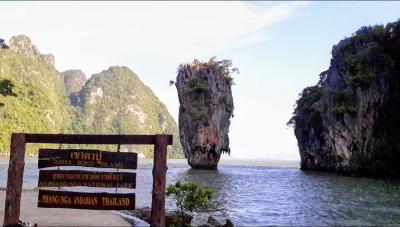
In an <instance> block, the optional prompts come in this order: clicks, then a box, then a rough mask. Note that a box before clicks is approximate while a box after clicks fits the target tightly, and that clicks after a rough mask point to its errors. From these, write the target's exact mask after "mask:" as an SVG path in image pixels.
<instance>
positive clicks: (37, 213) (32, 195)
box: [0, 190, 132, 226]
mask: <svg viewBox="0 0 400 227" xmlns="http://www.w3.org/2000/svg"><path fill="white" fill-rule="evenodd" d="M5 196H6V192H5V190H0V198H1V199H0V223H1V224H3V218H4V201H5ZM37 198H38V191H37V190H23V191H22V198H21V216H20V220H21V221H23V222H29V223H37V224H38V226H132V225H131V224H130V223H129V222H127V221H126V220H124V219H123V218H122V217H120V216H119V215H117V214H114V213H112V212H111V211H107V210H106V211H97V210H79V209H60V208H38V207H37Z"/></svg>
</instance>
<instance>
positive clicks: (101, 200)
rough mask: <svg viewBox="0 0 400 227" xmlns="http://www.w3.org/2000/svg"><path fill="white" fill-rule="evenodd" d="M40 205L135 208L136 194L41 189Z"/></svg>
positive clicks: (81, 207)
mask: <svg viewBox="0 0 400 227" xmlns="http://www.w3.org/2000/svg"><path fill="white" fill-rule="evenodd" d="M38 207H47V208H74V209H94V210H134V209H135V194H134V193H128V194H113V193H104V192H102V193H86V192H65V191H50V190H39V197H38ZM93 218H95V217H93Z"/></svg>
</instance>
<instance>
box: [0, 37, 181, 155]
mask: <svg viewBox="0 0 400 227" xmlns="http://www.w3.org/2000/svg"><path fill="white" fill-rule="evenodd" d="M0 59H1V61H0V79H10V80H11V81H12V82H13V83H14V85H15V89H14V90H15V92H16V93H17V97H0V98H1V100H0V102H3V103H4V104H5V105H4V107H0V153H8V151H9V143H10V134H11V133H12V132H36V133H39V132H40V133H60V132H63V133H92V134H155V133H168V134H173V135H174V144H173V146H172V147H171V148H170V149H169V157H170V158H172V157H173V158H180V157H183V153H182V148H181V145H180V143H179V139H178V138H179V137H178V127H177V124H176V122H175V121H174V119H173V118H172V116H171V115H170V114H169V112H168V110H167V108H166V107H165V105H164V104H163V103H162V102H161V101H160V100H159V99H158V98H157V97H156V96H155V95H154V93H153V92H152V91H151V89H150V88H149V87H147V86H146V85H145V84H143V83H142V82H141V81H140V79H139V77H138V76H137V75H136V74H135V73H134V72H132V71H131V70H130V69H129V68H127V67H116V66H114V67H110V68H109V69H108V70H105V71H103V72H101V73H98V74H95V75H93V76H92V77H91V78H90V79H89V80H87V79H86V76H85V74H84V73H83V72H82V71H80V70H68V71H65V72H62V73H59V72H58V71H57V70H56V69H55V67H54V57H53V56H52V55H51V54H48V55H45V54H42V53H40V52H39V50H38V49H37V48H36V47H35V46H34V45H33V44H32V42H31V40H30V39H29V37H27V36H24V35H20V36H16V37H12V38H11V41H10V49H2V50H0ZM115 147H116V146H114V147H112V146H108V148H110V149H115ZM36 148H37V146H32V147H31V146H29V147H28V152H30V153H35V152H37V149H36ZM122 150H123V151H127V150H129V151H137V152H139V153H141V154H142V155H144V156H145V157H152V154H153V148H152V147H151V146H123V147H122Z"/></svg>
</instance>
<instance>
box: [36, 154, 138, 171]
mask: <svg viewBox="0 0 400 227" xmlns="http://www.w3.org/2000/svg"><path fill="white" fill-rule="evenodd" d="M53 166H84V167H97V168H119V169H137V153H124V152H109V151H101V150H82V149H39V162H38V168H39V169H40V168H46V167H53Z"/></svg>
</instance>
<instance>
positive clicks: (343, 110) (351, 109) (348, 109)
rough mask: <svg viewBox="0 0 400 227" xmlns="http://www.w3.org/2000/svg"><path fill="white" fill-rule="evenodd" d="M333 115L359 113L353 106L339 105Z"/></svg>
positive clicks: (334, 108) (334, 109)
mask: <svg viewBox="0 0 400 227" xmlns="http://www.w3.org/2000/svg"><path fill="white" fill-rule="evenodd" d="M332 113H334V114H345V113H348V114H354V113H357V109H356V108H355V107H353V106H345V105H337V106H335V107H333V108H332Z"/></svg>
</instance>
